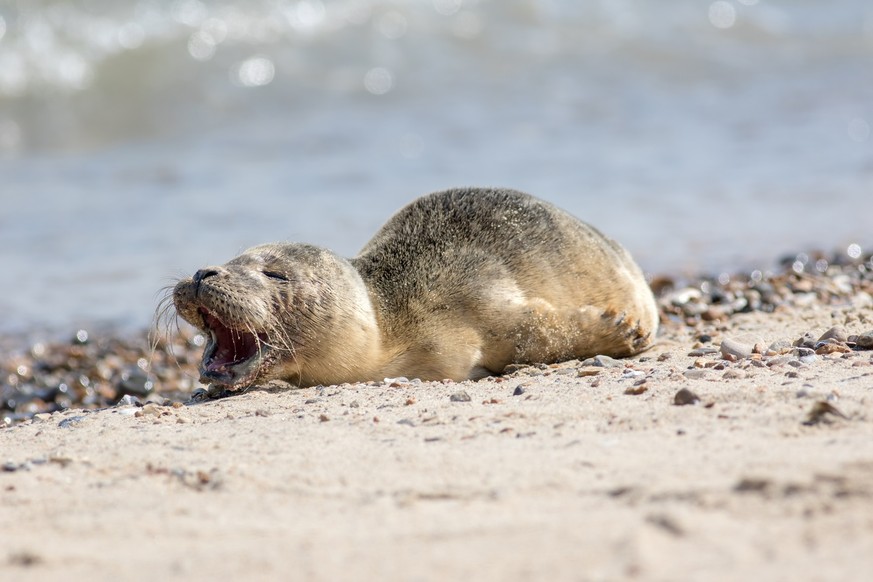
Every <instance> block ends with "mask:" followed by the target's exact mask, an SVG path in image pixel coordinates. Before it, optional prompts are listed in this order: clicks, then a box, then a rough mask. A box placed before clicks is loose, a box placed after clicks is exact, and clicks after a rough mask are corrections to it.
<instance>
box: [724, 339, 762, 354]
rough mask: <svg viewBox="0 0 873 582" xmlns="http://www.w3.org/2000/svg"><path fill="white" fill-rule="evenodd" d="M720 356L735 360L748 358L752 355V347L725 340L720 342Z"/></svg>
mask: <svg viewBox="0 0 873 582" xmlns="http://www.w3.org/2000/svg"><path fill="white" fill-rule="evenodd" d="M720 349H721V355H722V356H733V357H734V358H737V359H743V358H748V357H749V356H751V355H752V351H753V350H754V346H750V345H748V344H744V343H742V342H738V341H736V340H732V339H728V338H725V339H724V340H722V342H721V346H720Z"/></svg>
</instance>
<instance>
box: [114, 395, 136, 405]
mask: <svg viewBox="0 0 873 582" xmlns="http://www.w3.org/2000/svg"><path fill="white" fill-rule="evenodd" d="M115 406H142V402H140V399H139V398H137V397H136V396H132V395H130V394H125V395H124V396H122V397H121V398H120V399H119V401H118V403H117V404H116V405H115Z"/></svg>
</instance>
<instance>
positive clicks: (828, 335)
mask: <svg viewBox="0 0 873 582" xmlns="http://www.w3.org/2000/svg"><path fill="white" fill-rule="evenodd" d="M848 339H849V333H848V332H847V331H846V328H845V327H843V326H842V325H835V326H834V327H832V328H830V329H829V330H827V331H826V332H824V333H823V334H822V335H821V337H820V338H818V341H820V342H823V341H827V340H834V341H836V342H840V343H845V342H846V341H848Z"/></svg>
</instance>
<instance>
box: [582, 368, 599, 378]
mask: <svg viewBox="0 0 873 582" xmlns="http://www.w3.org/2000/svg"><path fill="white" fill-rule="evenodd" d="M602 370H603V368H600V367H598V366H585V367H584V368H579V372H578V374H577V375H578V376H579V377H580V378H584V377H586V376H596V375H597V374H599V373H600V372H601V371H602Z"/></svg>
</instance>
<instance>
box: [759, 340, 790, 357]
mask: <svg viewBox="0 0 873 582" xmlns="http://www.w3.org/2000/svg"><path fill="white" fill-rule="evenodd" d="M790 350H791V342H790V341H788V340H776V341H775V342H773V343H772V344H770V346H769V347H768V348H767V351H766V352H765V354H766V355H768V356H775V355H778V354H782V353H784V352H788V351H790Z"/></svg>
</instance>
